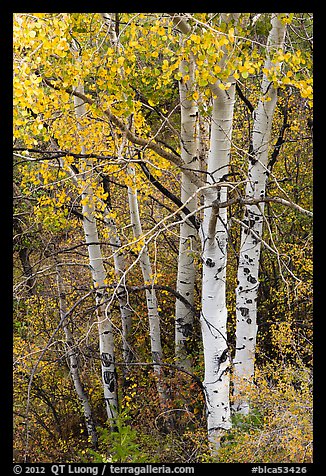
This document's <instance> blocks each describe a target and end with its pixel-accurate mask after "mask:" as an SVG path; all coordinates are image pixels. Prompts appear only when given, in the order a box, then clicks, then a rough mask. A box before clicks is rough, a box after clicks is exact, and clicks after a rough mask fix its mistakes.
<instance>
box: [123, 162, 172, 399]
mask: <svg viewBox="0 0 326 476" xmlns="http://www.w3.org/2000/svg"><path fill="white" fill-rule="evenodd" d="M128 173H129V174H130V176H131V177H132V179H133V180H134V176H135V171H134V169H133V167H131V166H128ZM128 199H129V209H130V220H131V225H132V229H133V234H134V237H135V238H136V239H138V238H140V237H141V235H142V233H143V232H142V227H141V221H140V214H139V207H138V199H137V190H136V188H135V189H133V188H132V187H128ZM139 263H140V267H141V271H142V275H143V280H144V283H145V284H149V283H153V284H154V278H153V272H152V266H151V263H150V257H149V253H148V248H147V246H144V247H143V248H142V250H141V254H140V259H139ZM145 293H146V302H147V311H148V322H149V334H150V343H151V353H152V361H153V363H154V364H156V363H157V364H159V363H161V362H162V361H163V351H162V344H161V329H160V316H159V311H158V304H157V299H156V293H155V289H153V288H152V289H146V290H145ZM154 371H155V373H156V375H157V381H156V382H157V391H158V394H159V397H160V401H161V403H162V404H163V405H164V404H165V403H166V400H167V398H166V393H165V390H164V387H163V381H162V368H161V366H160V365H154Z"/></svg>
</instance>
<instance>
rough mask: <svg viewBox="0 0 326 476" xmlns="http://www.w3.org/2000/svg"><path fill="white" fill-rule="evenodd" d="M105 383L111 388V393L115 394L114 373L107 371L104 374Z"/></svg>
mask: <svg viewBox="0 0 326 476" xmlns="http://www.w3.org/2000/svg"><path fill="white" fill-rule="evenodd" d="M103 379H104V382H105V383H106V384H107V385H108V386H109V390H110V392H114V389H115V376H114V372H108V371H107V370H106V371H105V372H103Z"/></svg>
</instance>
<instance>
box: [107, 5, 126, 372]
mask: <svg viewBox="0 0 326 476" xmlns="http://www.w3.org/2000/svg"><path fill="white" fill-rule="evenodd" d="M101 15H102V18H103V20H104V23H105V25H106V27H107V29H108V33H109V37H110V40H111V43H112V45H113V46H114V47H115V48H119V47H120V44H119V39H118V37H117V34H116V31H115V23H114V19H113V14H112V13H101ZM108 214H109V210H107V211H106V217H105V222H106V224H107V226H108V230H109V241H110V243H113V244H114V245H115V246H113V247H112V251H113V260H114V269H115V275H116V277H117V280H118V283H119V284H118V287H117V288H116V293H117V297H118V301H119V306H120V313H121V322H122V347H123V359H124V362H125V363H126V364H127V363H129V362H131V361H132V360H133V352H132V349H131V347H130V344H129V336H130V332H131V327H132V310H131V308H130V306H129V302H128V294H127V291H126V288H125V286H124V285H123V282H124V279H125V270H126V267H125V261H124V256H123V254H122V253H120V252H119V251H117V248H120V246H121V242H120V238H119V235H118V232H117V227H116V224H115V222H114V220H113V219H112V218H108ZM127 372H128V367H125V368H124V370H123V373H124V375H125V376H126V373H127Z"/></svg>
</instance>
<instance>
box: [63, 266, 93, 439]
mask: <svg viewBox="0 0 326 476" xmlns="http://www.w3.org/2000/svg"><path fill="white" fill-rule="evenodd" d="M56 271H57V288H58V296H59V308H60V321H61V322H62V329H63V332H64V333H65V336H66V346H67V360H68V366H69V370H70V375H71V378H72V381H73V384H74V387H75V390H76V393H77V396H78V398H79V400H80V402H81V404H82V407H83V411H84V416H85V423H86V428H87V432H88V436H89V437H90V438H91V441H92V445H93V446H94V447H95V448H96V447H97V434H96V429H95V423H94V418H93V413H92V409H91V406H90V403H89V400H88V397H87V394H86V392H85V389H84V387H83V384H82V382H81V379H80V375H79V370H78V358H77V349H76V348H75V346H74V339H73V335H72V333H71V331H70V329H69V326H68V322H67V320H66V319H65V316H66V314H67V305H66V293H65V288H64V284H63V280H62V276H61V271H60V265H59V263H57V266H56Z"/></svg>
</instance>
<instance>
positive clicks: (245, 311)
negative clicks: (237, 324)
mask: <svg viewBox="0 0 326 476" xmlns="http://www.w3.org/2000/svg"><path fill="white" fill-rule="evenodd" d="M239 311H240V312H241V316H243V317H246V316H248V315H249V309H248V308H247V307H239Z"/></svg>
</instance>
